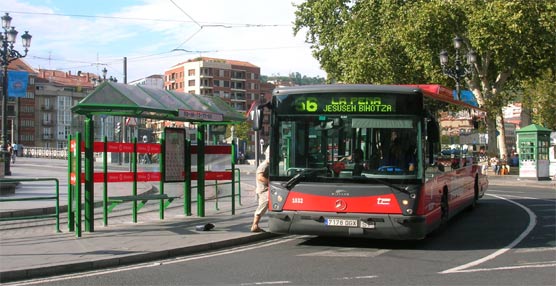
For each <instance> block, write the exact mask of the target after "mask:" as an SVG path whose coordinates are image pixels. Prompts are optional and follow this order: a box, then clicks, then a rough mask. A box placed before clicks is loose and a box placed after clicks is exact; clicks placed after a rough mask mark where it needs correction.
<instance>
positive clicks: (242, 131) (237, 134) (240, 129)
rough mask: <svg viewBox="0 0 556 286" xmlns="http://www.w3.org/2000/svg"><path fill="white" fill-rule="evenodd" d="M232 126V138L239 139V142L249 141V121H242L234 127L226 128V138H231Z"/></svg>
mask: <svg viewBox="0 0 556 286" xmlns="http://www.w3.org/2000/svg"><path fill="white" fill-rule="evenodd" d="M232 126H234V138H239V140H243V141H249V140H250V139H249V132H250V131H251V128H252V125H251V122H249V121H243V122H241V123H240V124H236V125H227V126H226V138H229V137H230V136H232Z"/></svg>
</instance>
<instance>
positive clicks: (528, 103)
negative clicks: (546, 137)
mask: <svg viewBox="0 0 556 286" xmlns="http://www.w3.org/2000/svg"><path fill="white" fill-rule="evenodd" d="M523 87H524V88H523V105H524V106H525V107H526V108H527V109H529V110H531V111H532V119H533V123H536V124H540V125H543V126H544V127H546V128H549V129H552V130H556V74H555V73H554V71H553V70H552V69H547V70H545V71H544V73H543V74H542V75H541V76H540V77H538V78H537V79H535V80H527V81H525V82H524V83H523Z"/></svg>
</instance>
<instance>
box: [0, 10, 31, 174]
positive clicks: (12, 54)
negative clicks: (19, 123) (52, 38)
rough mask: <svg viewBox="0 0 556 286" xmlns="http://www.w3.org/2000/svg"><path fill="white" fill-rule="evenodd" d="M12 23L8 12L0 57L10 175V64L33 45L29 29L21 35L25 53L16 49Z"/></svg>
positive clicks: (5, 154) (1, 34) (0, 34)
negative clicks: (8, 133) (8, 134)
mask: <svg viewBox="0 0 556 286" xmlns="http://www.w3.org/2000/svg"><path fill="white" fill-rule="evenodd" d="M11 24H12V17H10V15H9V14H8V13H6V15H4V16H2V29H3V30H4V31H2V32H0V40H1V41H2V51H1V53H0V57H1V60H2V68H3V69H2V71H3V76H2V138H1V140H2V146H1V152H2V156H3V157H4V175H6V176H9V175H11V174H12V172H11V171H10V157H9V155H8V136H7V132H8V114H7V112H8V65H9V64H10V63H11V62H12V61H14V60H16V59H19V58H24V57H25V56H27V51H29V47H30V46H31V38H32V37H31V35H29V32H28V31H25V33H24V34H23V35H22V36H21V43H22V45H23V48H24V49H25V50H24V51H25V52H24V53H23V54H21V53H20V52H18V51H16V50H15V49H14V44H15V41H16V39H17V34H18V32H17V31H16V30H15V27H12V26H11Z"/></svg>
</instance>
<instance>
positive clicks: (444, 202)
mask: <svg viewBox="0 0 556 286" xmlns="http://www.w3.org/2000/svg"><path fill="white" fill-rule="evenodd" d="M449 218H450V205H449V204H448V189H447V188H444V190H443V191H442V199H441V200H440V227H441V228H444V227H445V226H446V225H447V224H448V219H449Z"/></svg>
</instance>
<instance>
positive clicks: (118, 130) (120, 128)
mask: <svg viewBox="0 0 556 286" xmlns="http://www.w3.org/2000/svg"><path fill="white" fill-rule="evenodd" d="M121 130H122V124H121V123H120V122H116V130H115V132H116V133H120V131H121Z"/></svg>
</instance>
